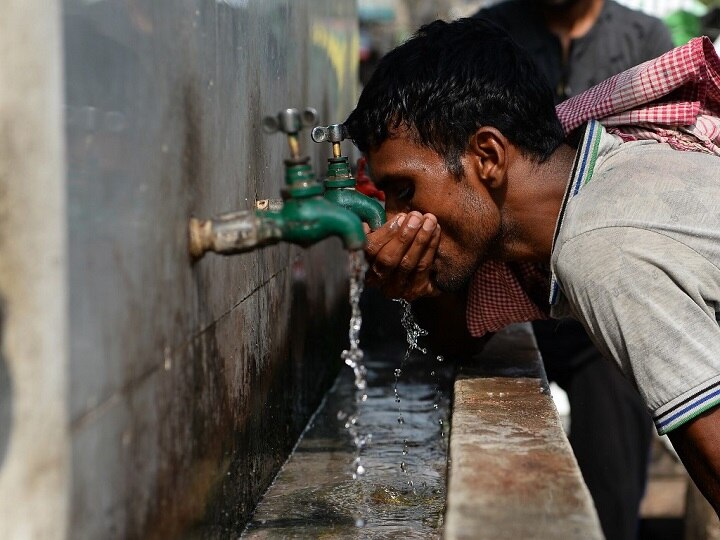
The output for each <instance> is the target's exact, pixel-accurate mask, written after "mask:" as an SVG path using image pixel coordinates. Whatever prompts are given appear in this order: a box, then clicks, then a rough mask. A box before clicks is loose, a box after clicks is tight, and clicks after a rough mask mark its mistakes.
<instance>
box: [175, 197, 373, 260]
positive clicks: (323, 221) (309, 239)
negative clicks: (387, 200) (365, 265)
mask: <svg viewBox="0 0 720 540" xmlns="http://www.w3.org/2000/svg"><path fill="white" fill-rule="evenodd" d="M188 233H189V251H190V255H191V256H192V257H193V259H196V260H197V259H200V258H201V257H202V256H203V255H204V254H205V253H207V252H208V251H213V252H215V253H219V254H221V255H235V254H237V253H244V252H247V251H252V250H254V249H257V248H260V247H263V246H267V245H271V244H276V243H278V242H281V241H284V242H290V243H293V244H297V245H300V246H303V247H307V246H310V245H312V244H315V243H316V242H319V241H321V240H324V239H325V238H328V237H330V236H337V237H339V238H340V239H341V240H342V243H343V246H344V247H345V249H347V250H358V249H362V248H363V247H364V246H365V231H364V230H363V227H362V222H361V221H360V219H359V218H358V217H357V216H356V215H354V214H353V213H352V212H349V211H347V210H345V209H343V208H339V207H338V206H336V205H334V204H332V203H331V202H329V201H327V200H325V199H323V198H322V197H317V196H316V197H308V198H305V199H303V198H299V199H289V200H287V201H285V204H284V205H283V207H282V209H281V210H280V211H273V210H264V211H263V210H244V211H240V212H231V213H228V214H223V215H220V216H217V217H216V218H214V219H207V220H201V219H197V218H191V219H190V223H189V225H188Z"/></svg>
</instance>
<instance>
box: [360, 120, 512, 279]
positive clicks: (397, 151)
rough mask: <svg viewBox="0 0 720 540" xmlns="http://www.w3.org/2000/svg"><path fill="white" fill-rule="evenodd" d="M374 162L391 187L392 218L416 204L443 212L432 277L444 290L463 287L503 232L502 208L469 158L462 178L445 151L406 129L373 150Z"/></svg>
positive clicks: (378, 176) (375, 175)
mask: <svg viewBox="0 0 720 540" xmlns="http://www.w3.org/2000/svg"><path fill="white" fill-rule="evenodd" d="M368 162H369V165H370V169H371V176H372V179H373V181H374V182H375V183H376V184H377V186H378V187H379V188H380V189H382V190H383V191H384V192H385V200H386V202H385V208H386V211H387V214H388V220H389V221H391V220H392V219H393V218H394V216H395V215H396V214H398V213H401V212H403V213H407V212H410V211H412V210H415V211H418V212H420V213H423V214H425V213H430V214H433V215H435V217H437V220H438V223H439V224H440V227H441V239H440V245H439V247H438V251H437V254H436V257H435V261H434V263H433V274H432V280H433V281H434V282H435V285H436V286H437V287H438V288H439V289H440V290H443V291H456V290H459V289H461V288H462V287H463V286H464V285H466V284H467V283H468V282H469V281H470V279H471V278H472V275H473V274H474V272H475V270H477V268H478V266H479V265H480V263H481V262H482V261H483V260H485V258H486V257H487V255H488V253H492V252H493V251H494V250H495V249H496V248H497V246H498V243H499V237H500V212H499V210H498V208H497V206H496V205H495V204H494V203H493V201H492V199H491V198H490V195H489V193H488V192H487V190H486V189H485V187H484V185H483V184H482V183H481V182H480V181H479V179H478V178H477V177H476V176H475V175H474V173H473V168H472V167H469V166H468V164H467V159H466V158H463V166H464V168H465V173H466V174H465V176H464V177H463V178H457V177H455V176H454V175H453V174H452V173H451V172H449V171H448V169H447V167H446V165H445V162H444V160H443V159H442V157H441V156H440V155H438V154H437V153H436V152H434V151H433V150H431V149H428V148H426V147H424V146H421V145H419V144H417V143H415V142H414V141H413V140H412V139H411V138H410V137H408V136H407V134H404V133H400V134H396V135H395V136H394V137H393V138H390V139H388V140H386V141H385V142H384V143H383V144H382V145H381V146H380V147H379V148H378V149H376V150H371V151H370V153H369V155H368Z"/></svg>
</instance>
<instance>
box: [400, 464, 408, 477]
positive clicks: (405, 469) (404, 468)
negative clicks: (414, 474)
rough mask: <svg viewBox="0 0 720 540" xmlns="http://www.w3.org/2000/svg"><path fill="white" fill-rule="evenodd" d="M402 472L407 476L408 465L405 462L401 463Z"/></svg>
mask: <svg viewBox="0 0 720 540" xmlns="http://www.w3.org/2000/svg"><path fill="white" fill-rule="evenodd" d="M400 470H401V471H402V472H404V473H406V474H407V465H405V462H404V461H401V462H400Z"/></svg>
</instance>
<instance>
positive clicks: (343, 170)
mask: <svg viewBox="0 0 720 540" xmlns="http://www.w3.org/2000/svg"><path fill="white" fill-rule="evenodd" d="M311 136H312V139H313V141H315V142H316V143H321V142H329V143H331V144H332V152H333V157H331V158H329V159H328V168H327V173H326V175H325V198H326V199H327V200H328V201H330V202H332V203H335V204H337V205H339V206H342V207H343V208H347V209H348V210H350V211H351V212H353V213H354V214H355V215H357V216H358V217H359V218H360V219H361V220H362V221H364V222H366V223H367V224H368V225H370V228H371V229H372V230H375V229H379V228H380V227H382V224H383V223H385V209H384V208H383V205H382V204H380V202H379V201H377V200H376V199H373V198H372V197H368V196H367V195H364V194H362V193H360V192H359V191H357V190H356V189H355V185H356V182H355V177H354V176H353V175H352V172H351V171H350V165H349V163H348V158H347V157H346V156H343V155H342V149H341V148H340V143H341V142H342V141H344V140H345V139H347V138H348V133H347V129H346V128H345V125H344V124H331V125H329V126H318V127H316V128H314V129H313V130H312V133H311Z"/></svg>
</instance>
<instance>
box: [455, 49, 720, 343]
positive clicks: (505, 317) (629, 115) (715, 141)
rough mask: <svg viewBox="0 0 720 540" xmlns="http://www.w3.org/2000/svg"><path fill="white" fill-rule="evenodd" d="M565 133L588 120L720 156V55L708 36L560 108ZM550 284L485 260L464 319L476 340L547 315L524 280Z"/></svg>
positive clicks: (530, 270)
mask: <svg viewBox="0 0 720 540" xmlns="http://www.w3.org/2000/svg"><path fill="white" fill-rule="evenodd" d="M556 111H557V114H558V117H559V118H560V122H561V123H562V125H563V128H564V129H565V132H566V133H570V132H571V131H573V130H574V129H576V128H578V127H580V126H582V125H583V124H584V123H585V122H587V121H588V120H590V119H595V120H599V121H600V122H601V123H602V124H603V125H604V126H605V128H606V129H607V130H608V131H609V132H610V133H613V134H615V135H618V136H619V137H621V138H622V139H623V140H625V141H633V140H644V139H654V140H657V141H660V142H666V143H668V144H670V145H671V146H672V147H673V148H675V149H677V150H692V151H698V152H707V153H712V154H716V155H720V58H718V56H717V53H716V52H715V49H714V47H713V44H712V42H711V41H710V39H709V38H707V37H702V38H695V39H692V40H690V41H689V42H688V43H687V45H683V46H682V47H677V48H675V49H673V50H671V51H669V52H667V53H665V54H663V55H662V56H659V57H658V58H656V59H654V60H649V61H647V62H645V63H643V64H640V65H639V66H635V67H634V68H630V69H629V70H627V71H624V72H622V73H620V74H618V75H615V76H614V77H611V78H610V79H607V80H606V81H604V82H601V83H600V84H598V85H597V86H594V87H593V88H590V89H589V90H587V91H585V92H583V93H582V94H579V95H577V96H575V97H574V98H571V99H569V100H567V101H565V102H563V103H561V104H560V105H558V106H557V108H556ZM539 279H545V280H549V276H548V275H547V271H545V272H543V270H542V267H540V266H539V265H536V264H531V263H521V264H517V265H515V267H513V268H511V267H510V266H508V265H507V264H505V263H503V262H499V261H487V262H485V263H484V264H483V265H482V266H481V267H480V268H479V269H478V271H477V272H476V273H475V276H474V277H473V280H472V283H471V285H470V291H469V295H468V302H467V309H466V320H467V327H468V330H469V331H470V333H471V334H472V335H473V336H482V335H484V334H486V333H488V332H495V331H497V330H501V329H502V328H504V327H505V326H507V325H508V324H511V323H515V322H524V321H531V320H535V319H545V318H547V313H546V309H547V307H546V308H545V309H542V308H541V307H540V306H538V305H537V304H536V303H534V302H533V301H532V300H531V299H530V297H529V296H528V295H527V293H526V292H525V290H524V289H523V287H522V285H521V283H528V282H529V281H535V282H536V281H538V280H539Z"/></svg>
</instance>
